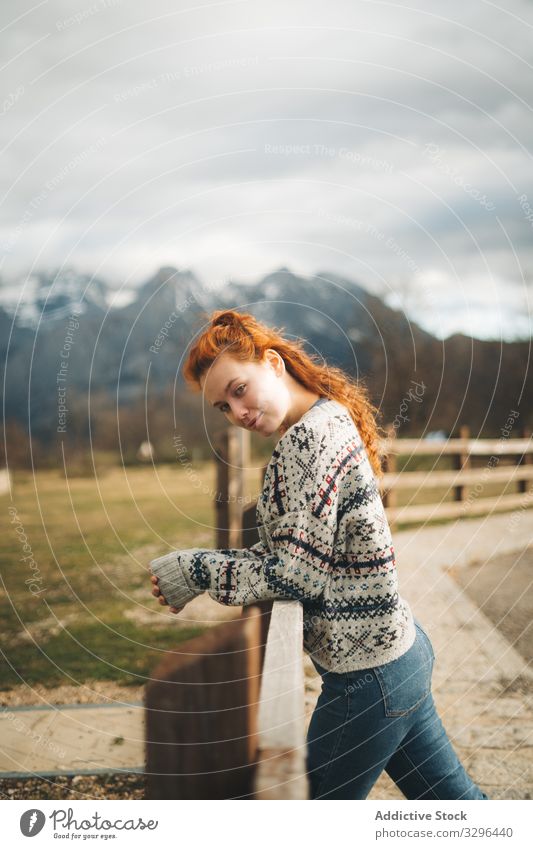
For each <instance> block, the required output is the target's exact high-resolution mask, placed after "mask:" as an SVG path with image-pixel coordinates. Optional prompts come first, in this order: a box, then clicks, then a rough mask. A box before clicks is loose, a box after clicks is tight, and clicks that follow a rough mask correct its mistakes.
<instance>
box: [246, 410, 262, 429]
mask: <svg viewBox="0 0 533 849" xmlns="http://www.w3.org/2000/svg"><path fill="white" fill-rule="evenodd" d="M262 415H263V414H262V413H259V415H258V416H256V417H255V419H253V420H252V421H251V422H250V424H249V425H248V430H253V429H254V427H255V425H256V423H257V422H258V421H259V419H260V418H261V416H262Z"/></svg>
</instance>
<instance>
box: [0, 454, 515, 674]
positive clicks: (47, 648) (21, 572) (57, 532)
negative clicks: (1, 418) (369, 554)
mask: <svg viewBox="0 0 533 849" xmlns="http://www.w3.org/2000/svg"><path fill="white" fill-rule="evenodd" d="M416 459H417V462H416V464H415V461H414V458H413V460H411V462H410V463H409V468H410V469H414V468H418V469H420V470H421V469H423V468H425V469H427V470H428V471H429V470H430V469H431V468H440V469H442V468H446V467H448V468H449V465H447V464H448V463H449V462H450V461H449V459H448V458H442V459H441V460H440V461H439V463H438V465H436V466H435V465H434V464H433V462H432V461H430V458H426V457H421V458H416ZM256 465H257V468H256V469H255V470H254V471H253V472H251V473H250V474H249V479H248V481H247V491H246V496H247V497H248V498H249V499H250V498H251V499H255V497H256V496H257V494H258V491H259V487H260V469H261V462H260V461H257V464H256ZM67 468H68V467H67ZM502 489H503V487H502V485H499V486H498V485H497V484H492V483H491V482H490V481H487V483H486V484H485V487H484V491H483V495H484V496H490V495H497V494H498V493H499V492H501V491H502ZM215 490H216V481H215V467H214V463H212V462H195V463H194V476H193V477H192V478H191V477H190V475H189V474H188V473H187V470H186V468H185V467H184V466H181V465H177V466H176V465H174V466H173V465H170V464H169V465H158V466H156V467H152V466H149V467H142V466H124V467H121V466H117V465H114V464H112V463H111V462H108V463H100V465H99V466H98V471H97V474H96V476H95V475H94V473H93V474H85V475H83V476H81V475H79V474H78V475H77V476H73V477H71V476H66V475H65V473H64V471H59V470H53V471H51V470H46V471H37V472H36V473H35V474H32V473H30V472H27V471H15V472H14V473H13V498H12V500H11V499H10V498H9V497H8V496H6V495H3V496H0V505H1V508H2V511H1V515H2V517H3V528H4V533H2V535H1V537H0V561H1V563H2V567H1V577H2V582H1V584H0V614H1V621H2V644H1V654H0V688H1V689H8V688H10V687H13V686H14V685H16V684H20V683H22V682H27V683H29V684H34V683H41V684H45V685H46V686H56V685H59V684H67V683H76V682H78V681H86V680H89V679H98V680H111V681H114V682H116V683H120V684H125V685H139V684H143V683H145V681H146V680H147V678H148V677H149V676H150V671H151V670H153V669H154V666H155V665H156V664H157V662H158V660H159V658H160V657H161V654H162V652H165V651H172V650H173V649H178V648H179V645H180V643H182V642H183V641H185V640H187V639H189V638H190V637H193V636H196V635H198V634H200V633H202V631H203V630H205V626H201V625H196V624H195V625H194V626H192V625H191V624H190V623H189V624H185V623H183V622H180V621H179V620H177V619H176V618H175V617H173V616H172V614H170V613H169V611H168V608H167V607H161V606H160V605H159V604H158V603H157V601H156V599H155V598H154V597H153V596H152V595H151V584H150V580H149V571H148V562H149V560H150V559H151V558H152V557H154V556H157V555H158V554H164V553H165V552H166V551H169V550H170V549H171V548H195V547H198V548H213V547H215V546H216V537H215V524H216V519H215V510H214V498H215ZM465 495H466V496H467V495H468V492H466V493H465ZM428 499H429V500H430V501H432V502H433V501H438V500H440V499H445V500H450V499H451V494H450V493H446V492H445V491H444V490H442V489H431V490H429V491H427V490H426V491H424V490H420V491H418V492H416V493H409V492H401V491H400V492H399V493H398V504H400V505H401V504H405V503H407V502H408V501H409V503H411V504H420V503H424V502H425V501H426V500H428ZM400 528H401V526H400ZM23 558H26V559H23Z"/></svg>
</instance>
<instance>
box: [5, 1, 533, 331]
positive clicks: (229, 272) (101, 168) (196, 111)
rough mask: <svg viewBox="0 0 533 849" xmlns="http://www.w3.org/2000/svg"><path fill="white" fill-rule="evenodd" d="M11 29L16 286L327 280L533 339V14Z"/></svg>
mask: <svg viewBox="0 0 533 849" xmlns="http://www.w3.org/2000/svg"><path fill="white" fill-rule="evenodd" d="M409 5H410V6H412V4H409ZM0 18H1V20H0V26H1V27H2V28H3V32H2V34H1V35H0V39H1V40H2V47H3V50H2V55H3V56H4V57H5V62H7V63H9V64H8V66H7V67H6V68H5V70H4V71H3V75H2V100H3V106H2V107H1V108H2V112H3V122H2V123H3V135H2V148H4V153H3V157H2V164H1V166H0V167H1V168H2V177H3V180H2V185H3V186H4V187H5V190H4V191H5V197H4V199H3V203H2V212H1V217H0V242H1V243H2V245H3V255H4V259H3V264H2V267H1V274H2V277H3V279H4V280H5V281H7V282H11V281H12V280H13V278H14V277H16V276H17V275H25V274H26V273H27V272H28V271H29V270H30V269H31V268H40V267H53V266H56V265H61V264H63V263H67V264H70V265H72V264H74V265H75V266H78V267H79V268H80V270H84V271H89V272H93V271H96V270H98V273H99V275H100V276H104V277H108V278H110V279H111V280H114V281H115V282H116V283H117V284H118V283H122V281H123V280H124V279H126V278H128V279H131V280H133V281H134V282H135V281H138V280H140V279H142V278H143V277H144V276H146V275H148V274H150V273H152V271H153V270H154V269H155V268H157V267H158V266H160V265H162V264H170V263H172V264H175V265H177V266H179V267H192V268H194V269H195V270H196V271H197V273H198V274H199V275H200V276H203V277H204V278H206V279H209V278H213V277H216V278H217V279H218V278H220V277H221V276H227V277H234V278H238V279H251V278H254V277H257V276H258V275H260V274H263V273H266V272H268V271H270V270H272V269H273V268H275V267H279V266H281V265H283V266H288V267H290V268H292V269H293V270H295V271H299V272H302V273H313V272H316V271H317V270H319V269H324V268H327V269H331V271H332V272H336V273H340V274H344V275H348V276H350V277H353V278H356V279H357V280H358V281H359V282H360V283H361V284H362V285H365V286H367V287H368V288H369V289H371V290H373V291H377V292H387V293H388V297H389V299H390V301H391V302H393V301H396V302H402V303H404V305H405V307H406V308H408V309H410V310H411V311H412V312H413V315H416V317H417V318H418V319H419V320H420V321H421V323H422V324H424V325H425V326H427V327H428V328H429V329H431V330H433V331H434V332H441V331H442V326H443V322H444V324H445V325H446V331H447V332H453V330H459V329H467V327H466V325H465V318H464V316H465V310H464V299H465V298H468V297H470V299H471V300H472V302H473V303H475V304H477V305H478V308H477V309H475V310H474V313H473V316H472V318H471V322H470V324H469V327H470V329H471V330H472V332H474V333H476V335H480V336H482V335H486V334H487V328H488V327H490V334H491V335H494V333H496V334H498V332H501V333H502V334H504V335H508V336H509V337H510V336H512V335H514V334H515V333H516V328H517V327H520V332H521V333H528V332H530V328H531V322H530V319H529V315H528V312H527V301H526V289H527V285H524V284H523V282H522V281H523V278H524V277H525V278H526V281H528V280H530V279H531V270H532V267H533V239H532V235H533V223H532V220H531V219H533V216H531V217H528V211H527V210H528V207H527V204H530V205H531V207H533V169H532V168H531V149H532V142H533V138H532V128H533V122H532V120H531V117H532V116H531V110H532V104H531V97H530V92H531V90H532V85H531V83H532V75H533V74H532V60H533V50H532V47H531V44H532V41H531V32H532V26H533V14H532V10H531V6H530V4H528V3H526V2H521V0H514V2H512V3H510V4H508V7H507V9H506V10H500V9H497V8H496V7H495V6H494V5H493V4H487V3H485V2H482V0H480V2H474V3H471V4H465V3H459V2H456V0H454V2H451V3H449V4H447V5H446V7H442V4H438V3H436V2H430V3H422V2H419V4H418V8H412V9H411V8H406V7H403V6H402V5H398V4H391V3H386V2H383V3H380V2H373V3H357V4H354V3H353V2H351V1H350V2H348V0H346V2H339V0H334V2H332V3H328V4H323V3H313V2H303V0H295V2H291V3H286V2H284V3H281V2H274V3H273V4H272V3H270V4H269V5H268V8H267V7H266V5H265V4H264V3H260V2H258V0H255V1H254V2H252V0H243V2H229V3H219V4H212V3H203V4H196V7H195V8H192V7H191V4H190V3H187V4H185V3H180V2H178V3H176V2H164V0H155V2H153V3H151V4H149V6H147V5H146V4H143V3H142V2H141V0H133V2H127V3H126V2H124V0H123V2H120V0H97V2H95V3H91V2H87V3H85V4H84V3H83V2H79V3H77V4H76V5H73V4H72V3H71V2H66V0H65V2H59V0H51V2H47V3H41V4H37V5H36V4H30V3H21V4H17V10H16V14H14V13H13V9H11V10H10V9H9V8H8V7H7V5H6V4H5V5H4V6H3V7H2V10H1V11H0ZM15 18H18V20H14V22H13V23H10V20H11V19H15ZM524 198H525V199H524ZM484 281H485V282H484ZM487 281H489V283H487ZM509 286H511V287H512V292H513V294H512V297H508V296H506V295H505V294H504V292H506V291H509V289H508V287H509ZM506 287H507V288H506ZM492 288H494V291H495V292H496V293H499V296H496V295H494V297H492V296H491V298H489V306H488V308H485V307H483V309H481V307H480V303H481V301H480V297H481V296H482V295H483V293H484V292H486V291H488V290H491V291H492ZM529 288H530V287H529ZM430 291H431V292H432V309H431V310H429V311H428V310H426V311H425V312H424V311H422V312H421V309H420V304H423V303H424V297H425V295H427V293H428V292H430ZM487 309H488V310H489V316H488V317H487ZM444 318H445V321H444ZM498 328H499V330H498Z"/></svg>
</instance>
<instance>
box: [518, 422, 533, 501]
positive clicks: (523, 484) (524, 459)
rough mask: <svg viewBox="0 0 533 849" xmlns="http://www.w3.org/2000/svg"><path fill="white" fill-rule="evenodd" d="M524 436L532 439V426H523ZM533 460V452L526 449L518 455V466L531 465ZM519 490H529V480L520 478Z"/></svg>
mask: <svg viewBox="0 0 533 849" xmlns="http://www.w3.org/2000/svg"><path fill="white" fill-rule="evenodd" d="M522 438H523V439H531V428H530V427H526V426H524V427H523V428H522ZM532 462H533V455H532V454H531V450H529V451H524V453H523V454H520V455H519V456H518V460H517V463H516V464H517V466H529V465H531V463H532ZM517 491H518V492H527V491H528V481H527V480H520V479H518V490H517Z"/></svg>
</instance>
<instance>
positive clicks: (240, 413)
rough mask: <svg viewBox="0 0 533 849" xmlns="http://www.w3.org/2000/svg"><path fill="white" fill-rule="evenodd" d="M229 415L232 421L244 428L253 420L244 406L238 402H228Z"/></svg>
mask: <svg viewBox="0 0 533 849" xmlns="http://www.w3.org/2000/svg"><path fill="white" fill-rule="evenodd" d="M230 407H231V414H232V416H233V417H234V419H235V420H236V421H237V422H238V423H239V424H240V425H241V426H242V427H246V426H247V425H246V423H247V422H250V421H251V420H252V419H253V415H252V414H251V413H250V411H249V410H248V407H246V406H245V405H244V404H240V403H239V401H238V400H235V402H234V401H233V399H232V400H231V401H230Z"/></svg>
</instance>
